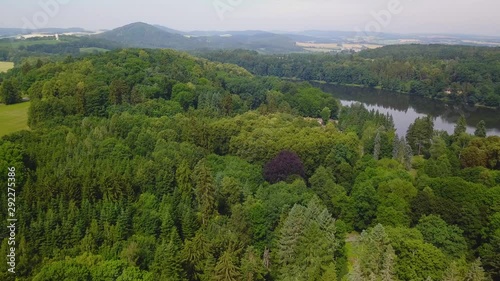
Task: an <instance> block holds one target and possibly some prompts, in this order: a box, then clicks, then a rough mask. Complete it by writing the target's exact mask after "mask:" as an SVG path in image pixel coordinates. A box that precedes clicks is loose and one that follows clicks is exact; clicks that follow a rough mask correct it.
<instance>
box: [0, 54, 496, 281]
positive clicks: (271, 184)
mask: <svg viewBox="0 0 500 281" xmlns="http://www.w3.org/2000/svg"><path fill="white" fill-rule="evenodd" d="M226 54H229V55H231V56H236V57H239V56H240V55H243V54H244V53H241V52H235V53H226ZM369 54H370V53H365V54H363V56H368V55H369ZM438 55H439V54H438ZM246 56H248V61H254V62H255V63H258V64H263V65H265V64H266V63H267V62H266V61H267V60H284V61H287V60H288V59H289V58H294V59H295V58H296V59H297V62H294V63H298V62H299V60H300V59H301V58H305V57H302V56H301V55H294V56H290V57H287V58H281V59H280V58H278V57H259V56H258V55H256V54H254V53H247V55H246ZM410 56H413V54H411V55H410ZM397 59H398V58H393V59H388V58H384V60H387V61H391V60H394V61H393V62H391V63H398V62H397ZM309 60H311V61H315V60H317V61H318V62H319V61H323V63H324V64H325V65H327V64H328V61H331V60H333V61H335V60H339V61H344V62H345V63H346V64H350V63H352V64H357V63H360V64H363V58H362V57H361V56H349V57H345V58H343V57H335V56H330V55H315V56H311V57H310V58H309ZM366 60H367V59H365V61H366ZM427 60H429V59H428V58H426V59H415V66H414V67H415V68H417V69H419V68H420V67H423V66H424V65H426V64H427V62H426V61H427ZM452 60H453V59H452ZM452 60H450V62H449V63H450V65H454V64H453V62H452ZM436 63H437V62H436ZM456 64H458V65H460V62H459V61H458V62H456ZM286 65H288V64H287V63H283V64H282V65H281V66H280V65H278V64H273V63H269V65H268V69H271V67H277V68H278V69H279V68H280V67H282V66H286ZM309 65H310V64H303V67H309ZM320 66H321V65H320ZM332 66H333V67H334V68H335V63H333V64H332ZM250 69H252V70H255V69H253V68H252V67H250ZM319 69H320V71H321V69H322V68H321V67H320V68H319ZM445 69H446V68H445ZM290 71H291V72H290V73H283V75H279V76H299V75H290V74H291V73H299V72H296V70H294V69H292V70H290ZM485 71H486V70H485ZM333 73H335V72H333ZM262 74H270V73H266V72H262ZM273 74H274V75H277V73H273ZM497 74H498V73H497ZM310 78H313V79H315V77H310ZM431 78H432V79H434V78H436V76H431ZM490 78H491V79H492V81H493V80H494V79H495V78H494V77H493V76H492V77H490ZM0 80H1V86H0V97H1V99H2V101H3V102H5V103H15V102H19V101H20V99H21V97H29V98H30V100H31V106H30V110H29V125H30V128H31V130H30V131H22V132H18V133H14V134H11V135H8V136H5V137H3V138H2V139H0V170H1V171H2V173H0V182H2V183H7V182H8V180H7V177H8V167H15V169H16V190H17V197H16V207H17V216H18V222H17V236H16V254H17V256H16V257H17V263H16V266H15V267H16V274H15V275H13V274H11V273H9V272H8V271H7V270H8V268H9V265H8V264H7V263H5V262H2V263H0V280H14V279H15V280H36V281H41V280H121V281H124V280H169V281H184V280H193V281H198V280H199V281H208V280H210V281H216V280H245V281H252V280H255V281H257V280H269V281H271V280H297V281H301V280H304V281H305V280H308V281H316V280H317V281H320V280H325V281H326V280H328V281H331V280H353V281H358V280H383V281H388V280H422V281H424V280H425V281H427V280H450V281H451V280H471V281H472V280H473V281H479V280H499V278H500V262H499V261H500V137H487V136H486V134H485V129H484V125H483V126H481V125H480V126H478V128H477V131H476V133H475V134H474V135H469V134H467V133H466V130H465V122H464V120H463V119H462V120H460V122H459V123H458V124H457V126H456V129H455V132H454V134H452V135H448V134H447V133H445V132H440V131H435V130H434V124H433V119H432V118H430V117H427V118H420V119H417V120H415V122H414V123H413V124H412V126H411V127H410V129H409V130H408V133H407V135H406V136H398V135H396V133H395V129H394V124H393V119H392V117H391V116H387V115H384V114H380V113H378V112H373V111H368V110H367V109H365V108H364V107H363V106H361V105H359V104H354V105H352V106H350V107H341V106H340V105H339V103H338V101H337V100H335V99H333V98H332V97H331V96H329V95H327V94H326V93H323V92H322V91H321V90H319V89H316V88H313V87H312V86H311V85H310V84H308V83H306V82H304V83H296V82H290V81H284V80H280V79H279V78H276V77H261V76H254V75H252V74H251V73H250V72H248V71H247V70H245V69H243V68H240V67H238V66H236V65H231V64H222V63H215V62H210V61H208V60H206V59H201V58H196V57H192V56H190V55H187V54H185V53H179V52H176V51H172V50H141V49H124V50H115V51H110V52H107V53H102V54H93V55H88V56H84V57H79V58H73V57H67V58H66V59H64V60H61V61H54V62H50V61H45V60H38V61H36V62H34V63H33V62H25V63H23V64H22V65H19V66H18V67H16V68H14V69H12V70H10V71H9V72H8V73H6V74H2V75H1V76H0ZM323 80H325V79H323ZM401 81H403V80H401ZM495 81H496V80H495ZM375 84H376V83H375ZM0 200H1V202H2V204H1V206H2V208H3V206H5V205H4V202H7V193H5V192H2V193H1V194H0ZM6 220H7V214H6V213H5V211H4V210H2V211H1V212H0V221H6ZM8 237H9V230H8V229H7V228H5V227H2V228H0V241H3V242H2V243H1V246H0V252H1V253H2V255H4V253H7V252H8V249H9V248H10V247H11V246H9V244H8Z"/></svg>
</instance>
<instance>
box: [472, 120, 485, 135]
mask: <svg viewBox="0 0 500 281" xmlns="http://www.w3.org/2000/svg"><path fill="white" fill-rule="evenodd" d="M474 135H475V136H476V137H480V138H485V137H486V122H484V120H481V121H479V123H477V126H476V131H475V132H474Z"/></svg>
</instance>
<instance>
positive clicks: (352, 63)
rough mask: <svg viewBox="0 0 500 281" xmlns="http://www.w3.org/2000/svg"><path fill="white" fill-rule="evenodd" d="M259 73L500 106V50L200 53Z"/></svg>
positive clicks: (412, 47) (421, 48) (415, 48)
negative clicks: (273, 53)
mask: <svg viewBox="0 0 500 281" xmlns="http://www.w3.org/2000/svg"><path fill="white" fill-rule="evenodd" d="M199 55H200V56H203V57H206V58H208V59H210V60H215V61H221V62H228V63H234V64H237V65H239V66H242V67H244V68H246V69H248V70H249V71H251V72H252V73H254V74H257V75H271V76H278V77H287V78H298V79H302V80H307V81H311V80H319V81H326V82H331V83H340V84H356V85H363V86H366V87H381V88H383V89H387V90H392V91H398V92H402V93H407V94H412V95H420V96H425V97H429V98H433V99H442V100H449V101H456V102H460V103H467V104H470V105H474V104H476V105H486V106H491V107H499V106H500V48H488V47H469V46H447V45H400V46H386V47H383V48H379V49H375V50H366V51H363V52H360V53H358V54H288V55H260V54H258V53H256V52H251V51H244V50H239V51H238V50H237V51H227V50H225V51H213V52H206V53H200V54H199Z"/></svg>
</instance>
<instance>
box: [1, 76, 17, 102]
mask: <svg viewBox="0 0 500 281" xmlns="http://www.w3.org/2000/svg"><path fill="white" fill-rule="evenodd" d="M21 101H22V98H21V93H20V91H19V89H17V87H16V84H15V82H14V81H13V80H12V79H6V80H4V81H3V82H2V85H1V86H0V102H3V103H5V104H7V105H9V104H15V103H19V102H21Z"/></svg>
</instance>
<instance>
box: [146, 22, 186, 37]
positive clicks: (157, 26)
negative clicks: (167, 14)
mask: <svg viewBox="0 0 500 281" xmlns="http://www.w3.org/2000/svg"><path fill="white" fill-rule="evenodd" d="M153 26H154V27H156V28H159V29H161V30H163V31H166V32H168V33H174V34H181V35H184V34H186V32H183V31H180V30H176V29H172V28H168V27H166V26H163V25H158V24H155V25H153Z"/></svg>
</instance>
